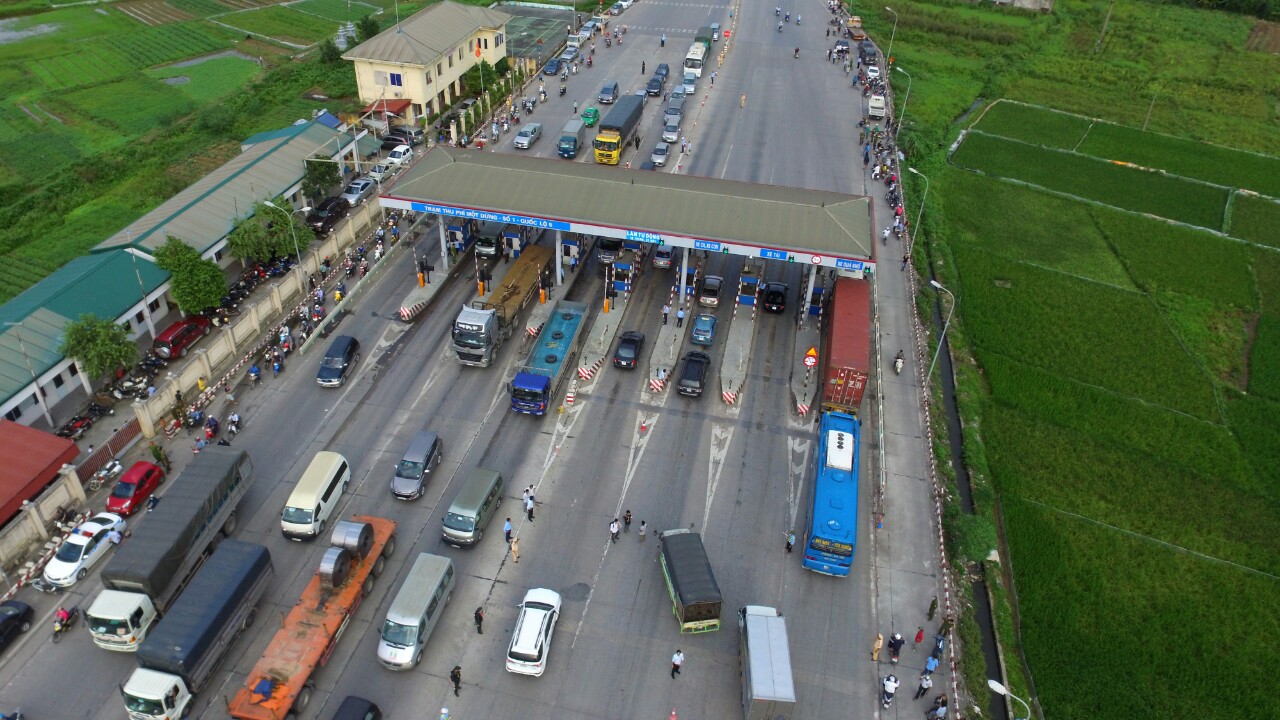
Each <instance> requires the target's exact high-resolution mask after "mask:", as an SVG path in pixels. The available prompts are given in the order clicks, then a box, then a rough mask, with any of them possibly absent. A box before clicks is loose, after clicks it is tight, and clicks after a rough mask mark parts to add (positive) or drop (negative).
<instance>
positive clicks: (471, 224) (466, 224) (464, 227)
mask: <svg viewBox="0 0 1280 720" xmlns="http://www.w3.org/2000/svg"><path fill="white" fill-rule="evenodd" d="M444 231H445V238H446V239H447V240H448V242H449V247H450V248H451V249H452V250H453V251H454V252H458V253H461V252H462V251H464V250H466V249H467V248H469V247H471V244H472V243H474V242H475V240H476V223H475V221H474V220H464V219H461V218H453V219H451V220H450V221H449V223H448V224H447V225H445V228H444Z"/></svg>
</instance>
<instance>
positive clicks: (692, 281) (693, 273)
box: [674, 265, 698, 297]
mask: <svg viewBox="0 0 1280 720" xmlns="http://www.w3.org/2000/svg"><path fill="white" fill-rule="evenodd" d="M679 276H680V271H679V270H677V271H676V277H679ZM677 282H678V281H677ZM674 289H675V290H676V292H679V291H680V287H679V285H677V286H676V287H675V288H674ZM697 292H698V267H697V266H696V265H692V266H690V267H689V270H688V272H686V273H685V276H684V293H685V297H692V296H694V295H696V294H697Z"/></svg>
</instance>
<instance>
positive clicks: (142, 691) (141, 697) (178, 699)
mask: <svg viewBox="0 0 1280 720" xmlns="http://www.w3.org/2000/svg"><path fill="white" fill-rule="evenodd" d="M120 694H121V695H123V696H124V707H125V710H126V711H128V713H129V720H179V719H180V718H183V717H186V715H187V710H188V707H189V706H190V705H191V700H192V698H193V695H192V694H191V691H190V690H189V689H187V684H186V683H185V682H183V681H182V678H180V677H178V676H176V675H169V674H168V673H162V672H156V671H155V670H146V669H144V668H138V669H137V670H134V671H133V674H132V675H130V676H129V680H128V681H127V682H125V684H124V686H123V687H121V688H120Z"/></svg>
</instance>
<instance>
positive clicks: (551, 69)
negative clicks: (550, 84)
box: [542, 58, 564, 77]
mask: <svg viewBox="0 0 1280 720" xmlns="http://www.w3.org/2000/svg"><path fill="white" fill-rule="evenodd" d="M563 67H564V61H563V60H561V59H560V58H551V60H550V61H548V62H547V64H546V65H543V66H542V74H543V75H546V76H548V77H550V76H552V75H559V74H560V69H561V68H563Z"/></svg>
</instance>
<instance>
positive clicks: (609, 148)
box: [591, 138, 618, 152]
mask: <svg viewBox="0 0 1280 720" xmlns="http://www.w3.org/2000/svg"><path fill="white" fill-rule="evenodd" d="M591 145H592V147H594V148H595V149H597V150H604V151H605V152H613V151H614V150H617V149H618V141H617V140H601V139H599V138H596V139H595V140H592V141H591Z"/></svg>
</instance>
